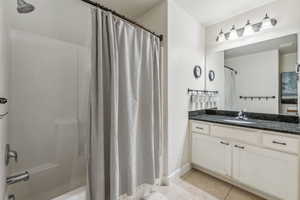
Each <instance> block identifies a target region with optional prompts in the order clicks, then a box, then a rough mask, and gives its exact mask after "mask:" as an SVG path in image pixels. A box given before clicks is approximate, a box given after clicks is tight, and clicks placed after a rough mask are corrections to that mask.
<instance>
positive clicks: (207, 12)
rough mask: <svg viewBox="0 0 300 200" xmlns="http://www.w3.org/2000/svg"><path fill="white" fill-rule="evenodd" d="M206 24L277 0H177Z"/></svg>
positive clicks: (214, 22)
mask: <svg viewBox="0 0 300 200" xmlns="http://www.w3.org/2000/svg"><path fill="white" fill-rule="evenodd" d="M175 1H176V2H177V3H178V4H179V5H180V6H181V7H183V8H184V9H185V10H186V11H187V12H189V13H190V14H191V15H193V16H194V17H196V18H197V19H198V21H199V22H200V23H202V24H204V25H212V24H216V23H218V22H221V21H224V20H226V19H229V18H231V17H234V16H236V15H239V14H242V13H244V12H247V11H249V10H252V9H254V8H257V7H260V6H263V5H265V4H268V3H270V2H273V1H276V0H175Z"/></svg>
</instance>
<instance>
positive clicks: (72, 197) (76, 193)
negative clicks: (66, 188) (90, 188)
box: [52, 187, 86, 200]
mask: <svg viewBox="0 0 300 200" xmlns="http://www.w3.org/2000/svg"><path fill="white" fill-rule="evenodd" d="M52 200H86V187H81V188H78V189H76V190H73V191H71V192H68V193H66V194H64V195H61V196H59V197H56V198H54V199H52Z"/></svg>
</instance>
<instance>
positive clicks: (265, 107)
mask: <svg viewBox="0 0 300 200" xmlns="http://www.w3.org/2000/svg"><path fill="white" fill-rule="evenodd" d="M225 65H227V66H230V67H232V68H234V69H235V70H237V71H238V74H237V75H236V95H237V98H236V100H237V105H236V107H235V108H236V110H241V109H246V110H247V111H248V112H259V113H273V114H278V113H279V99H278V97H279V51H278V50H272V51H266V52H260V53H256V54H250V55H245V56H240V57H234V58H230V59H226V60H225ZM225 85H226V83H225ZM225 87H226V86H225ZM239 96H276V99H269V100H260V101H259V100H250V99H248V100H244V99H240V98H239Z"/></svg>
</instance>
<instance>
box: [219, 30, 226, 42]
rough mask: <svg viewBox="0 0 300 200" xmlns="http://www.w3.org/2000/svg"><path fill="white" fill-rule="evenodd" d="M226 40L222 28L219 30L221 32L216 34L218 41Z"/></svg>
mask: <svg viewBox="0 0 300 200" xmlns="http://www.w3.org/2000/svg"><path fill="white" fill-rule="evenodd" d="M225 40H226V37H225V34H224V32H223V30H221V32H220V33H219V36H218V42H224V41H225Z"/></svg>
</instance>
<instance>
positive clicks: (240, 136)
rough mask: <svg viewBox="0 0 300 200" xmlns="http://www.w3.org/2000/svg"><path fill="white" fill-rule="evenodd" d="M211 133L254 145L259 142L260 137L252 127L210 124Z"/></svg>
mask: <svg viewBox="0 0 300 200" xmlns="http://www.w3.org/2000/svg"><path fill="white" fill-rule="evenodd" d="M211 135H212V136H215V137H220V138H226V139H227V138H228V139H233V140H237V141H240V142H244V143H247V144H256V145H258V144H260V138H261V134H260V133H258V132H257V131H256V130H254V129H253V130H252V129H245V128H239V127H225V126H211Z"/></svg>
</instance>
